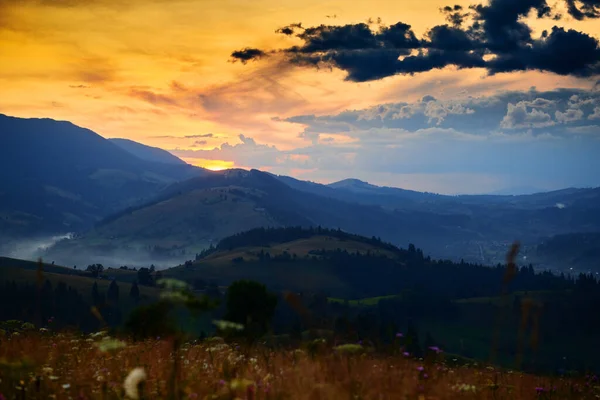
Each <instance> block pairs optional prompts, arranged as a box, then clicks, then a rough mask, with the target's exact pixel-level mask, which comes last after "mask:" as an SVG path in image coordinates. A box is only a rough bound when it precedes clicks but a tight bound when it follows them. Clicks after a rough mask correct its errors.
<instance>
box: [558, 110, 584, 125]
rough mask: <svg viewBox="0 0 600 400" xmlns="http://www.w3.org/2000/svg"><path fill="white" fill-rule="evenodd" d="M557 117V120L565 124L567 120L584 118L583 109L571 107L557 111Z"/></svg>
mask: <svg viewBox="0 0 600 400" xmlns="http://www.w3.org/2000/svg"><path fill="white" fill-rule="evenodd" d="M555 117H556V121H558V122H560V123H563V124H564V123H567V122H573V121H579V120H580V119H582V118H583V111H581V110H578V109H573V108H571V109H569V110H567V111H565V112H560V111H557V112H556V113H555Z"/></svg>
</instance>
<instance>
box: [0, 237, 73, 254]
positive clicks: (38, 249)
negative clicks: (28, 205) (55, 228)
mask: <svg viewBox="0 0 600 400" xmlns="http://www.w3.org/2000/svg"><path fill="white" fill-rule="evenodd" d="M72 238H73V233H71V232H69V233H64V234H59V235H53V236H42V237H36V238H27V239H13V240H9V241H8V242H7V243H5V244H4V245H3V246H2V247H0V254H1V255H3V256H6V257H10V258H19V259H22V260H35V259H37V258H39V257H42V256H43V254H44V252H45V251H47V250H48V249H49V248H51V247H52V246H54V245H55V244H56V243H58V242H60V241H62V240H68V239H72Z"/></svg>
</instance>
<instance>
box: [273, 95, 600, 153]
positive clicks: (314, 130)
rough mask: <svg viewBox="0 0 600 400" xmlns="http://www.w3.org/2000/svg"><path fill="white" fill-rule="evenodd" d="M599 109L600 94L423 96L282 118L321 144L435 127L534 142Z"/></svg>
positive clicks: (560, 132) (561, 132)
mask: <svg viewBox="0 0 600 400" xmlns="http://www.w3.org/2000/svg"><path fill="white" fill-rule="evenodd" d="M598 105H600V93H598V92H594V91H586V90H581V89H556V90H551V91H543V92H541V91H537V90H535V89H530V90H528V91H501V92H498V93H496V94H494V95H489V96H480V97H472V96H460V97H456V98H451V99H437V98H435V97H433V96H424V97H423V98H421V99H420V100H418V101H415V102H411V103H408V102H400V103H386V104H380V105H377V106H373V107H369V108H366V109H362V110H346V111H343V112H341V113H339V114H335V115H319V116H317V115H313V114H309V115H297V116H292V117H288V118H285V119H282V120H283V121H286V122H289V123H294V124H298V125H301V126H303V129H304V130H303V131H302V132H301V133H300V137H302V138H304V139H307V140H308V141H311V142H320V141H321V137H323V136H331V135H337V136H338V137H348V138H353V139H356V140H358V139H360V134H361V132H365V131H369V130H372V129H388V130H394V129H400V130H404V131H406V132H423V131H424V130H427V129H429V128H432V127H437V128H441V129H454V130H456V131H460V132H464V133H466V134H469V135H472V136H489V135H491V134H494V133H497V132H504V130H506V132H505V133H506V134H507V135H512V136H513V137H514V136H516V135H522V134H524V133H525V131H527V130H531V133H530V134H529V136H528V137H529V138H531V139H535V138H539V139H541V138H543V137H544V136H543V135H550V136H554V137H562V136H565V135H568V131H565V130H564V127H565V125H567V126H569V127H573V126H580V125H584V124H585V119H591V118H589V117H590V116H592V115H594V110H595V109H594V107H597V106H598ZM557 122H558V123H560V124H558V123H557ZM404 137H406V136H404Z"/></svg>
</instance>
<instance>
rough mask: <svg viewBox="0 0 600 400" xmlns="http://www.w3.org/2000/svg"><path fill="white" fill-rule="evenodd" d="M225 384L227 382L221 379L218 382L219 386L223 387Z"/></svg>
mask: <svg viewBox="0 0 600 400" xmlns="http://www.w3.org/2000/svg"><path fill="white" fill-rule="evenodd" d="M226 383H227V382H225V381H224V380H223V379H221V380H220V381H219V385H221V386H223V385H225V384H226Z"/></svg>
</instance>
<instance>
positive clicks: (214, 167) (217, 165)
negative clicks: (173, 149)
mask: <svg viewBox="0 0 600 400" xmlns="http://www.w3.org/2000/svg"><path fill="white" fill-rule="evenodd" d="M182 160H183V161H185V162H186V163H188V164H191V165H195V166H196V167H201V168H206V169H208V170H211V171H223V170H224V169H229V168H235V163H234V162H233V161H226V160H207V159H203V158H182Z"/></svg>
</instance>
